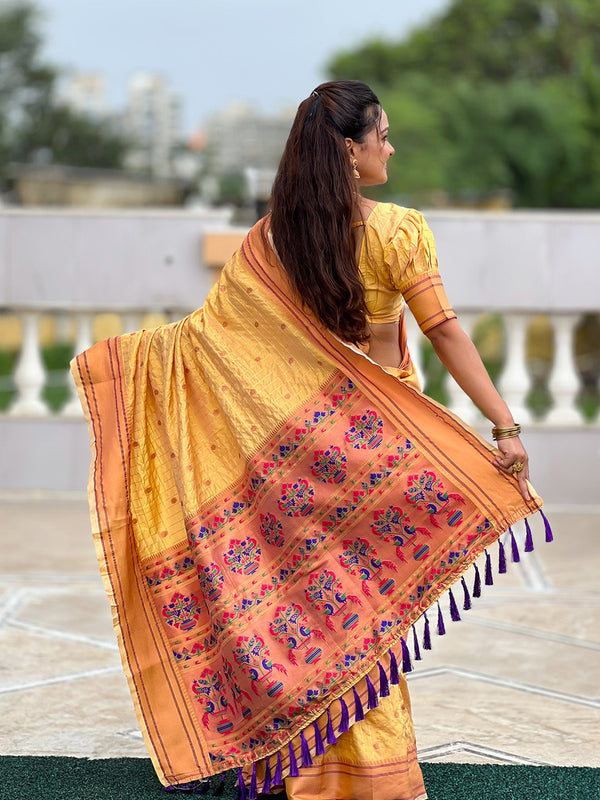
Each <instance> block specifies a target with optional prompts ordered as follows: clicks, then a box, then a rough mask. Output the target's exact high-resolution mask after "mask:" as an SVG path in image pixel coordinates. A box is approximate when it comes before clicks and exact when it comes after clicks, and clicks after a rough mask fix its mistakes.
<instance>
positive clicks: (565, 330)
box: [544, 313, 583, 425]
mask: <svg viewBox="0 0 600 800" xmlns="http://www.w3.org/2000/svg"><path fill="white" fill-rule="evenodd" d="M551 321H552V325H553V327H554V363H553V365H552V373H551V375H550V380H549V382H548V388H549V389H550V393H551V395H552V400H553V403H554V405H553V407H552V408H551V410H550V412H549V414H548V415H547V417H546V419H545V420H544V422H546V423H548V424H550V425H581V424H582V423H583V418H582V416H581V414H580V413H579V411H578V410H577V409H576V407H575V399H576V397H577V392H578V390H579V375H578V374H577V371H576V369H575V326H576V325H577V323H578V322H579V315H578V314H559V313H556V314H553V315H552V317H551Z"/></svg>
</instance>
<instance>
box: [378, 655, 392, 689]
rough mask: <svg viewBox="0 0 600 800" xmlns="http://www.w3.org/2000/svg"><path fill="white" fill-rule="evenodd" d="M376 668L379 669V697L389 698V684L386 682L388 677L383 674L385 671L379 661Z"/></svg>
mask: <svg viewBox="0 0 600 800" xmlns="http://www.w3.org/2000/svg"><path fill="white" fill-rule="evenodd" d="M377 666H378V667H379V697H389V696H390V684H389V681H388V676H387V675H386V674H385V670H384V668H383V667H382V666H381V664H380V662H379V661H378V662H377Z"/></svg>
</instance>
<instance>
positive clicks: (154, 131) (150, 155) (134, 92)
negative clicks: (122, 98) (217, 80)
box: [124, 73, 181, 177]
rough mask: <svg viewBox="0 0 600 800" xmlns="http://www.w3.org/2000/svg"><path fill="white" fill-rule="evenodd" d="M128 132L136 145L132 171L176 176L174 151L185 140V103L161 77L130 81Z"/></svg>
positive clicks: (129, 163)
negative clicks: (183, 105) (182, 139)
mask: <svg viewBox="0 0 600 800" xmlns="http://www.w3.org/2000/svg"><path fill="white" fill-rule="evenodd" d="M124 132H125V134H126V135H127V136H129V137H130V139H131V140H132V141H133V142H135V147H134V149H133V150H132V151H131V153H130V155H129V156H128V159H127V166H128V168H130V169H132V170H135V171H137V172H145V173H149V174H151V175H156V176H159V177H169V176H171V175H172V173H173V152H174V150H175V148H176V146H177V145H178V143H179V141H180V138H181V102H180V99H179V97H178V95H177V94H176V93H175V92H174V91H173V90H172V89H171V88H170V87H169V86H168V84H167V82H166V81H165V80H164V78H162V77H161V76H160V75H154V74H150V73H140V74H138V75H136V76H134V77H133V78H132V80H131V81H130V83H129V88H128V98H127V108H126V110H125V115H124Z"/></svg>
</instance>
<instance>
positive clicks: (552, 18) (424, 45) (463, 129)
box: [330, 0, 600, 207]
mask: <svg viewBox="0 0 600 800" xmlns="http://www.w3.org/2000/svg"><path fill="white" fill-rule="evenodd" d="M482 12H483V13H482ZM330 72H331V74H332V77H335V78H341V77H346V78H357V79H360V80H364V81H366V82H368V83H370V84H372V85H373V86H374V88H375V90H376V91H377V92H378V94H379V95H380V97H381V99H382V102H383V103H384V105H385V107H386V110H387V111H388V115H389V117H390V123H391V129H392V135H391V138H392V141H393V142H394V145H395V147H396V152H397V155H396V158H395V159H392V161H391V162H390V180H389V184H388V186H387V187H386V188H385V190H384V192H385V193H387V194H388V196H390V195H396V196H397V195H399V194H400V195H401V194H407V195H409V196H414V195H415V194H416V195H418V193H419V192H422V191H429V192H430V191H432V190H435V189H441V190H444V191H445V192H448V193H450V194H452V195H455V196H456V195H457V194H458V195H461V194H479V195H481V194H485V193H487V192H494V191H498V190H504V191H506V192H508V193H510V194H511V195H512V197H513V198H514V201H515V202H516V203H517V204H518V205H523V206H555V207H558V206H562V207H565V206H572V207H585V206H588V207H589V206H596V207H597V206H600V153H599V152H598V147H597V142H598V137H599V135H600V4H599V3H598V2H597V0H486V2H485V3H483V2H482V0H454V2H452V3H451V4H450V5H449V7H448V9H447V11H446V12H445V13H443V14H441V15H440V16H438V17H436V18H434V19H433V20H432V21H431V22H430V24H429V25H428V26H426V27H424V28H422V29H420V30H417V31H415V32H414V33H413V34H412V35H411V36H409V37H408V38H407V39H406V40H405V41H400V42H383V41H374V42H369V43H367V44H365V45H364V46H362V47H360V48H359V49H358V50H356V51H354V52H348V53H341V54H340V55H338V56H336V57H335V58H334V59H333V61H332V63H331V65H330ZM394 161H395V164H394Z"/></svg>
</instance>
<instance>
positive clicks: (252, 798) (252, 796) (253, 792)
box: [248, 761, 258, 800]
mask: <svg viewBox="0 0 600 800" xmlns="http://www.w3.org/2000/svg"><path fill="white" fill-rule="evenodd" d="M257 797H258V786H257V785H256V761H255V762H254V764H252V777H251V778H250V791H249V792H248V800H256V798H257Z"/></svg>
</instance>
